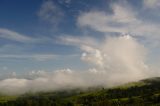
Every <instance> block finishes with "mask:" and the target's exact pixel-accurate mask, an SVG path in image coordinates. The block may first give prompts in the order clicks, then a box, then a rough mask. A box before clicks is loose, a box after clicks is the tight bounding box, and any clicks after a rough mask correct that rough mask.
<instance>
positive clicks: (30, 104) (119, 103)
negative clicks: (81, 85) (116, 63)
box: [0, 78, 160, 106]
mask: <svg viewBox="0 0 160 106" xmlns="http://www.w3.org/2000/svg"><path fill="white" fill-rule="evenodd" d="M0 106H160V78H152V79H146V80H142V81H140V82H134V83H129V84H125V85H123V86H119V87H116V88H110V89H104V88H100V87H99V88H91V89H88V90H86V91H82V90H79V89H75V90H70V91H57V92H41V93H36V94H25V95H21V96H19V97H18V96H1V97H0Z"/></svg>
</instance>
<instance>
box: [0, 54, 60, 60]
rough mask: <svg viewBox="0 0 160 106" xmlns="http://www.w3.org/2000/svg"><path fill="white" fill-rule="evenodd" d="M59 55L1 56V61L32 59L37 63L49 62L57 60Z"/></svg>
mask: <svg viewBox="0 0 160 106" xmlns="http://www.w3.org/2000/svg"><path fill="white" fill-rule="evenodd" d="M57 56H58V55H54V54H30V55H29V54H28V55H26V54H0V58H1V59H27V60H28V59H29V60H30V59H31V60H36V61H47V60H52V59H55V58H56V57H57Z"/></svg>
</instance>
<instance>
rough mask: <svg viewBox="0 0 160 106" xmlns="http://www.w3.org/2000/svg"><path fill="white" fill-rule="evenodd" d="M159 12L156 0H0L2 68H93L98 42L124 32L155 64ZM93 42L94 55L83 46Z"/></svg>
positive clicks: (10, 70)
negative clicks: (146, 51) (145, 51)
mask: <svg viewBox="0 0 160 106" xmlns="http://www.w3.org/2000/svg"><path fill="white" fill-rule="evenodd" d="M159 10H160V2H159V1H158V0H123V1H121V0H1V1H0V14H1V15H0V72H1V73H11V72H16V73H26V72H29V71H32V70H45V71H53V70H57V69H65V68H70V69H74V70H85V69H88V68H92V67H94V65H92V64H90V63H93V62H91V59H90V56H95V57H96V56H97V54H96V53H97V49H98V50H99V48H101V47H100V45H101V44H100V45H99V46H97V44H99V43H100V42H104V38H108V37H116V36H123V35H125V34H129V35H130V36H131V37H133V38H134V39H136V40H137V41H138V43H140V44H141V45H143V46H144V47H145V49H147V50H148V51H149V52H148V58H147V59H146V60H147V63H151V64H155V63H156V62H157V61H158V60H159V59H160V58H159V53H160V51H159V47H160V44H159V41H160V35H159V34H160V31H159V29H158V28H159V26H160V25H159V23H160V20H159V19H160V15H159ZM95 43H97V44H95ZM94 45H96V50H95V49H94V50H95V52H94V53H95V55H93V54H92V52H90V51H89V50H91V49H89V50H88V49H86V48H85V47H86V46H87V47H88V46H93V47H94ZM84 46H85V47H84ZM84 48H85V49H84ZM91 51H92V50H91ZM101 52H104V51H103V50H102V51H101ZM126 52H127V50H126ZM86 53H88V54H89V57H87V62H88V60H89V62H90V63H89V64H88V63H86V62H85V61H86V59H84V58H83V55H85V56H86ZM90 54H91V55H90ZM93 58H94V57H93ZM93 58H92V59H93ZM84 60H85V61H84ZM92 61H98V59H97V57H96V58H95V60H92ZM98 64H99V63H98ZM106 64H107V63H106Z"/></svg>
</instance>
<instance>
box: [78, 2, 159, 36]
mask: <svg viewBox="0 0 160 106" xmlns="http://www.w3.org/2000/svg"><path fill="white" fill-rule="evenodd" d="M111 7H112V11H113V13H112V14H107V13H106V12H105V11H94V10H91V11H90V12H84V13H82V14H80V16H79V17H78V19H77V25H78V26H79V27H81V28H86V27H88V28H91V29H93V30H96V31H99V32H103V33H107V32H118V33H130V34H132V35H134V36H143V37H147V38H148V37H149V39H160V36H159V33H160V30H159V27H160V26H159V25H158V24H155V23H150V22H146V21H145V20H142V19H140V18H139V17H138V15H139V13H138V12H137V11H135V10H134V9H133V8H131V6H129V4H119V3H114V4H113V5H111Z"/></svg>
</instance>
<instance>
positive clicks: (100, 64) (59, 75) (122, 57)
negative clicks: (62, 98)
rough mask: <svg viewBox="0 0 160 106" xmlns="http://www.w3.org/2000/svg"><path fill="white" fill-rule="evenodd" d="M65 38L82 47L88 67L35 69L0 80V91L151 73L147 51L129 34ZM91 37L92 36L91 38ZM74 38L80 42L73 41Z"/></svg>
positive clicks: (106, 83) (110, 81)
mask: <svg viewBox="0 0 160 106" xmlns="http://www.w3.org/2000/svg"><path fill="white" fill-rule="evenodd" d="M67 39H68V38H66V40H65V39H63V41H64V42H67V44H70V45H73V46H75V47H79V48H80V50H81V51H82V52H83V53H82V56H81V59H82V61H85V62H87V63H89V64H91V66H92V67H91V68H90V69H88V70H81V71H76V70H71V69H64V70H56V71H53V72H45V71H38V72H35V71H32V72H30V73H29V74H28V76H27V77H28V78H18V77H16V76H14V77H13V78H6V79H3V80H1V81H0V92H1V93H4V94H23V93H26V92H39V91H54V90H60V89H73V88H87V87H94V86H103V87H111V86H115V85H119V84H123V83H126V82H129V81H136V80H139V79H143V78H146V77H149V76H150V72H149V67H148V66H147V64H146V63H145V59H146V50H145V48H144V47H143V45H141V44H139V43H138V42H137V41H136V39H134V38H132V37H131V36H130V35H124V36H119V37H110V38H106V40H104V41H103V42H101V43H98V42H95V43H94V44H93V42H92V43H85V40H84V41H83V42H79V40H78V38H71V37H70V39H77V40H67ZM88 39H89V38H88ZM72 41H77V44H76V42H74V43H72Z"/></svg>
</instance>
